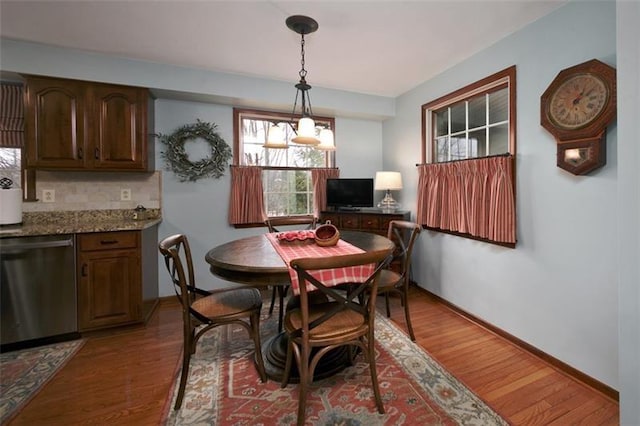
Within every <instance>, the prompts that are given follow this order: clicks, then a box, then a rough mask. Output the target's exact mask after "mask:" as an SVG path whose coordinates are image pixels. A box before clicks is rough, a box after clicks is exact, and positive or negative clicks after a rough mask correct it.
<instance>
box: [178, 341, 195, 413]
mask: <svg viewBox="0 0 640 426" xmlns="http://www.w3.org/2000/svg"><path fill="white" fill-rule="evenodd" d="M192 342H193V332H188V334H186V336H185V339H184V342H183V347H182V371H181V372H180V385H179V386H178V396H177V398H176V403H175V404H174V406H173V409H174V410H179V409H180V407H181V406H182V399H183V398H184V391H185V388H186V387H187V379H188V378H189V362H190V361H191V354H192V353H193V352H194V350H193V348H195V345H194V344H192Z"/></svg>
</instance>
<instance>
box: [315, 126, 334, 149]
mask: <svg viewBox="0 0 640 426" xmlns="http://www.w3.org/2000/svg"><path fill="white" fill-rule="evenodd" d="M316 149H319V150H322V151H335V149H336V145H335V143H334V140H333V131H332V130H331V129H326V128H323V129H322V130H320V145H317V146H316Z"/></svg>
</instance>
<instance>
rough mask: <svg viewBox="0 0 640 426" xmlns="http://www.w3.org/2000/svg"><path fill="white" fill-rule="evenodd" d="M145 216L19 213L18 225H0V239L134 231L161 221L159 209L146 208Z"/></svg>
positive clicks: (87, 212)
mask: <svg viewBox="0 0 640 426" xmlns="http://www.w3.org/2000/svg"><path fill="white" fill-rule="evenodd" d="M148 217H149V218H148V219H145V220H133V215H132V211H131V210H81V211H66V212H33V213H23V215H22V223H21V224H17V225H2V226H0V238H8V237H27V236H41V235H56V234H83V233H90V232H108V231H136V230H142V229H146V228H149V227H152V226H156V225H158V224H159V223H160V222H162V217H161V216H160V210H159V209H149V210H148Z"/></svg>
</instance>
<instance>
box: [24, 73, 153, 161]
mask: <svg viewBox="0 0 640 426" xmlns="http://www.w3.org/2000/svg"><path fill="white" fill-rule="evenodd" d="M25 82H26V84H25V119H26V120H25V142H26V157H27V168H35V169H54V170H55V169H57V170H101V171H151V170H153V169H154V168H155V164H154V149H153V147H154V144H153V143H149V142H148V140H147V139H148V138H149V137H150V136H149V135H150V134H151V133H153V99H152V98H151V97H150V96H149V91H148V89H145V88H139V87H129V86H120V85H113V84H102V83H93V82H86V81H79V80H67V79H60V78H50V77H34V76H25Z"/></svg>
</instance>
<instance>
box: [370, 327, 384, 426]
mask: <svg viewBox="0 0 640 426" xmlns="http://www.w3.org/2000/svg"><path fill="white" fill-rule="evenodd" d="M371 334H372V335H371V336H369V337H368V342H367V346H368V352H369V353H368V354H367V358H369V360H368V361H369V371H370V372H371V386H372V387H373V395H374V397H375V399H376V407H377V408H378V413H380V414H384V405H383V404H382V397H381V396H380V387H379V386H378V373H377V371H376V353H375V348H374V345H375V340H374V338H373V333H371Z"/></svg>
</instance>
